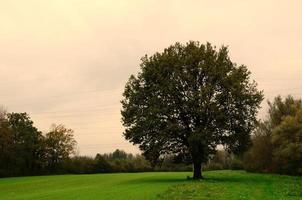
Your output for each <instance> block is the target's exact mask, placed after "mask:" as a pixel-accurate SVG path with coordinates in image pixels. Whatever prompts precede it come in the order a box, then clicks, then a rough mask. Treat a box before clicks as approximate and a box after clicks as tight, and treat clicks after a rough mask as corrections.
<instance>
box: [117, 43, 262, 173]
mask: <svg viewBox="0 0 302 200" xmlns="http://www.w3.org/2000/svg"><path fill="white" fill-rule="evenodd" d="M123 96H124V98H123V100H122V101H121V103H122V106H123V108H122V111H121V113H122V120H123V124H124V126H125V127H126V129H125V132H124V135H125V138H126V139H127V140H129V141H131V142H132V143H133V144H138V145H139V148H140V149H141V150H142V151H143V152H145V153H144V154H145V155H147V156H146V158H152V160H153V161H154V160H156V159H157V158H156V156H154V155H157V156H160V155H164V154H176V155H179V154H184V155H187V154H189V155H190V156H191V159H192V162H193V164H194V175H193V178H195V179H200V178H202V174H201V164H203V163H205V162H207V160H208V158H209V155H211V154H213V153H214V152H215V150H216V146H217V145H220V144H222V145H226V146H227V147H228V150H229V151H232V152H235V153H240V152H242V151H244V150H245V149H246V148H247V146H248V143H249V141H250V132H251V130H252V129H253V128H254V123H255V121H256V114H257V110H258V108H259V104H260V103H261V101H262V99H263V95H262V93H261V92H259V91H258V90H257V88H256V83H255V82H251V81H250V72H249V71H248V69H247V67H246V66H243V65H241V66H237V65H236V64H235V63H233V62H232V61H231V60H230V58H229V56H228V49H227V47H224V46H223V47H221V48H220V49H219V50H216V48H215V47H213V46H212V45H211V44H210V43H207V44H205V45H203V44H200V43H199V42H189V43H187V44H186V45H182V44H179V43H176V44H175V45H173V46H170V47H169V48H167V49H165V50H164V52H162V53H155V54H154V55H153V56H150V57H148V56H145V57H143V58H142V63H141V72H139V73H138V75H137V76H133V75H132V76H131V77H130V79H129V81H128V83H127V84H126V86H125V91H124V93H123ZM149 152H150V153H149ZM149 155H151V156H149Z"/></svg>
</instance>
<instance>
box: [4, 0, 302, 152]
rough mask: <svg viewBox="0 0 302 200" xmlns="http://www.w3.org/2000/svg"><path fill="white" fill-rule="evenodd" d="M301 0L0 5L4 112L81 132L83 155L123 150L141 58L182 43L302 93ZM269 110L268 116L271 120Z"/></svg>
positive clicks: (72, 0)
mask: <svg viewBox="0 0 302 200" xmlns="http://www.w3.org/2000/svg"><path fill="white" fill-rule="evenodd" d="M301 7H302V2H301V1H298V0H297V1H294V0H284V1H278V0H265V1H262V0H252V1H249V0H246V1H242V0H225V1H212V0H208V1H197V0H186V1H182V0H181V1H177V0H171V1H169V0H166V1H162V0H158V1H157V0H153V1H151V0H150V1H147V0H145V1H144V0H128V1H126V0H123V1H119V0H114V1H113V0H64V1H63V0H27V1H23V0H18V1H17V0H9V1H7V0H0V105H3V106H4V107H5V108H6V109H7V110H8V111H10V112H28V113H29V114H30V116H31V117H32V119H33V121H34V122H35V125H36V126H37V127H38V128H39V129H40V130H42V131H47V130H48V129H49V127H50V125H51V124H52V123H63V124H65V125H66V126H67V127H69V128H72V129H74V131H75V138H76V140H77V141H78V147H79V151H80V153H81V154H85V155H95V154H96V153H97V152H101V153H104V152H109V151H113V150H114V149H116V148H120V149H125V150H126V151H128V152H133V153H137V152H138V150H137V148H136V147H133V146H132V145H131V144H129V143H128V142H127V141H125V140H124V139H123V137H122V131H123V127H122V125H121V122H120V108H121V105H120V103H119V101H120V100H121V93H122V91H123V87H124V85H125V83H126V81H127V79H128V77H129V76H130V75H131V74H133V73H134V74H135V73H137V72H138V70H139V63H140V58H141V57H142V56H143V55H145V54H149V55H150V54H152V53H154V52H156V51H161V50H163V48H165V47H167V46H169V45H170V44H173V43H175V42H177V41H179V42H187V41H189V40H198V41H201V42H206V41H209V42H211V43H213V44H215V45H217V46H220V45H222V44H224V45H228V46H229V48H230V55H231V58H232V60H233V61H234V62H236V63H238V64H245V65H247V66H248V67H249V69H250V70H251V71H252V73H253V79H255V80H256V81H257V82H258V84H259V89H262V90H264V93H265V97H266V99H271V98H273V97H274V96H275V95H277V94H281V95H286V94H293V95H294V96H295V97H301V96H302V78H301V76H302V38H301V36H302V12H301ZM265 104H266V103H263V108H262V110H261V112H260V115H259V116H260V117H263V116H264V113H265V109H266V107H265Z"/></svg>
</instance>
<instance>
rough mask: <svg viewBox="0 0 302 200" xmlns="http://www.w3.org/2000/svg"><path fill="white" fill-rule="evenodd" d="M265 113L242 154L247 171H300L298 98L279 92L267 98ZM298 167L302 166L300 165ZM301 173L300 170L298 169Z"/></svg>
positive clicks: (299, 100) (300, 103)
mask: <svg viewBox="0 0 302 200" xmlns="http://www.w3.org/2000/svg"><path fill="white" fill-rule="evenodd" d="M268 106H269V109H268V116H267V118H266V119H265V120H264V121H262V122H260V123H259V124H258V126H257V129H256V131H255V132H254V134H253V136H252V146H251V148H250V149H249V150H248V152H247V153H246V155H245V159H244V163H245V168H246V169H247V170H250V171H262V172H279V173H287V174H297V173H299V172H298V171H299V169H300V168H301V166H299V163H302V158H301V154H300V153H299V151H300V150H302V149H300V148H299V145H300V144H301V142H302V141H300V140H299V137H300V135H299V134H300V133H299V132H300V131H302V129H301V130H300V128H301V127H300V124H299V122H300V114H299V113H300V112H301V111H302V101H301V99H294V98H293V97H292V96H290V95H289V96H287V97H285V98H284V99H282V98H281V96H277V97H275V98H274V100H273V101H272V102H270V101H269V102H268ZM300 170H301V169H300ZM300 174H301V172H300Z"/></svg>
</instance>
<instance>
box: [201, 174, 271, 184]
mask: <svg viewBox="0 0 302 200" xmlns="http://www.w3.org/2000/svg"><path fill="white" fill-rule="evenodd" d="M202 181H203V180H202ZM204 181H205V182H212V183H242V184H251V183H252V184H263V183H267V182H270V181H271V180H269V179H267V178H265V177H261V178H260V177H257V176H256V177H253V176H250V177H238V176H232V175H230V176H221V177H216V176H209V177H206V178H205V179H204Z"/></svg>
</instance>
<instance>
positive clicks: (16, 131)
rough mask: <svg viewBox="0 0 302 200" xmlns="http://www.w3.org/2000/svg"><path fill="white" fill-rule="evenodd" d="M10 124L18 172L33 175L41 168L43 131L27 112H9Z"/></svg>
mask: <svg viewBox="0 0 302 200" xmlns="http://www.w3.org/2000/svg"><path fill="white" fill-rule="evenodd" d="M7 117H8V126H9V129H10V132H11V134H12V140H13V144H12V147H11V148H12V150H11V155H14V168H15V169H16V172H15V173H16V174H22V175H32V174H35V173H36V171H38V170H40V169H41V162H42V161H41V159H42V155H41V153H42V152H41V142H42V139H43V136H42V133H41V132H40V131H39V130H38V129H37V128H36V127H34V125H33V121H32V120H31V119H30V117H29V115H28V114H27V113H8V114H7Z"/></svg>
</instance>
